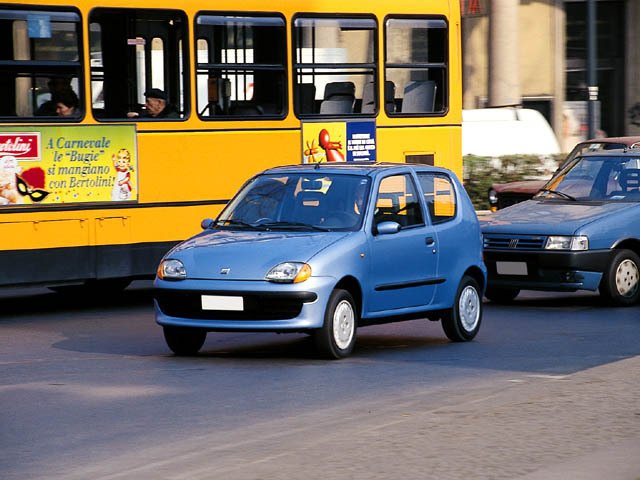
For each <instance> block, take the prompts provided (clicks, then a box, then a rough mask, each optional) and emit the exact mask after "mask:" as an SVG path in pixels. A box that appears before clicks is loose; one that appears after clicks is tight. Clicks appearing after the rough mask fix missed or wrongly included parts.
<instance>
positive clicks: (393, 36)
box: [384, 17, 448, 115]
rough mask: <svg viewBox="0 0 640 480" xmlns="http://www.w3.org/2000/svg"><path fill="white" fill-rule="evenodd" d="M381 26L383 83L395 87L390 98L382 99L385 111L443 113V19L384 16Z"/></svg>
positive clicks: (446, 94)
mask: <svg viewBox="0 0 640 480" xmlns="http://www.w3.org/2000/svg"><path fill="white" fill-rule="evenodd" d="M385 27H386V28H385V52H386V53H385V58H386V61H385V72H384V75H385V83H388V84H393V85H394V86H395V89H394V90H395V97H394V98H393V100H392V99H391V98H385V109H386V111H387V113H388V114H389V115H424V114H433V113H435V114H443V113H445V112H446V111H447V108H448V101H447V100H448V92H447V81H446V79H447V75H448V73H447V22H446V21H445V20H444V19H439V18H420V17H411V18H394V17H387V18H386V21H385ZM385 90H386V89H385Z"/></svg>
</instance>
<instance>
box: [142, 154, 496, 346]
mask: <svg viewBox="0 0 640 480" xmlns="http://www.w3.org/2000/svg"><path fill="white" fill-rule="evenodd" d="M202 228H203V231H202V232H201V233H199V234H197V235H195V236H194V237H192V238H190V239H188V240H186V241H184V242H183V243H181V244H179V245H178V246H176V247H175V248H173V249H172V250H171V251H170V252H168V253H167V254H166V255H165V257H164V258H163V259H162V261H161V263H160V265H159V267H158V272H157V276H156V280H155V282H154V297H155V311H156V321H157V323H158V324H160V325H161V326H162V327H163V329H164V336H165V339H166V342H167V345H168V346H169V348H170V349H171V350H172V351H173V352H174V353H175V354H177V355H192V354H195V353H197V352H198V351H199V350H200V348H201V347H202V345H203V343H204V341H205V337H206V335H207V332H212V331H270V332H281V333H282V332H306V333H310V334H311V335H312V336H313V339H314V342H315V345H316V347H317V349H318V351H319V352H320V353H321V354H322V356H324V357H326V358H332V359H337V358H342V357H346V356H348V355H349V354H350V353H351V352H352V350H353V348H354V344H355V340H356V329H357V328H358V327H360V326H364V325H368V324H375V323H382V322H389V321H397V320H406V319H412V318H429V319H430V320H441V321H442V327H443V329H444V332H445V334H446V335H447V336H448V337H449V338H450V339H451V340H452V341H467V340H471V339H473V338H474V337H475V336H476V334H477V333H478V330H479V328H480V323H481V320H482V294H483V291H484V286H485V283H486V269H485V267H484V264H483V261H482V239H481V234H480V225H479V222H478V219H477V217H476V214H475V211H474V209H473V206H472V204H471V202H470V200H469V197H468V196H467V194H466V192H465V190H464V188H463V187H462V185H461V184H460V182H459V181H458V179H457V178H456V177H455V175H453V174H452V173H451V172H450V171H448V170H445V169H441V168H434V167H427V166H413V165H406V164H381V163H378V164H371V163H369V164H354V163H343V164H336V163H325V164H315V165H295V166H290V167H279V168H274V169H271V170H267V171H265V172H263V173H261V174H259V175H257V176H255V177H253V178H252V179H250V180H249V181H248V182H247V183H246V184H245V185H244V186H243V187H242V189H241V190H240V191H239V193H238V194H237V195H236V196H235V197H234V198H233V200H232V201H231V202H230V203H229V204H228V205H227V206H226V207H225V209H224V210H223V211H222V212H221V213H220V215H219V216H218V218H217V219H216V220H210V219H207V220H204V221H203V222H202Z"/></svg>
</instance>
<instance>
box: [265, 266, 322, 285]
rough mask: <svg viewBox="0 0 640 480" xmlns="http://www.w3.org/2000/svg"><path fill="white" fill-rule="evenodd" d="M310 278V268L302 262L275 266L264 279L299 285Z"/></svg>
mask: <svg viewBox="0 0 640 480" xmlns="http://www.w3.org/2000/svg"><path fill="white" fill-rule="evenodd" d="M310 276H311V267H310V266H309V265H308V264H306V263H302V262H283V263H281V264H279V265H276V266H275V267H273V268H272V269H271V270H269V273H267V275H266V277H265V279H267V280H269V281H270V282H276V283H300V282H304V281H305V280H306V279H307V278H309V277H310Z"/></svg>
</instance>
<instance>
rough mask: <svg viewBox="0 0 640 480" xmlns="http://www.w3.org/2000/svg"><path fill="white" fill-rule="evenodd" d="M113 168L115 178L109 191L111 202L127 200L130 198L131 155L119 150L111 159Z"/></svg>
mask: <svg viewBox="0 0 640 480" xmlns="http://www.w3.org/2000/svg"><path fill="white" fill-rule="evenodd" d="M112 160H113V166H114V167H115V169H116V178H115V181H114V183H113V189H112V190H111V200H119V201H122V200H129V199H130V198H131V172H132V171H133V167H132V166H131V153H130V152H129V150H127V149H126V148H121V149H120V150H119V151H118V153H117V154H114V155H113V157H112Z"/></svg>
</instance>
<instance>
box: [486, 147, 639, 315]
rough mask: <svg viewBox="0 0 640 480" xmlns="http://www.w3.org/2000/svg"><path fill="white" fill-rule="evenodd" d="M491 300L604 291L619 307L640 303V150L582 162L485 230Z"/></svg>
mask: <svg viewBox="0 0 640 480" xmlns="http://www.w3.org/2000/svg"><path fill="white" fill-rule="evenodd" d="M482 233H483V236H484V259H485V263H486V265H487V270H488V273H489V281H488V286H487V291H486V292H485V295H486V297H487V298H489V299H490V300H493V301H497V302H507V301H510V300H513V299H514V298H515V297H516V296H517V295H518V293H519V292H520V290H521V289H530V290H548V291H577V290H593V291H595V290H599V292H600V295H601V296H602V297H604V298H605V299H606V300H607V301H608V302H609V303H610V304H612V305H616V306H627V305H633V304H635V303H637V302H638V299H639V298H640V283H639V272H640V270H639V269H640V257H639V255H640V150H638V149H635V148H627V149H623V150H622V149H621V150H609V151H602V152H594V153H583V154H582V155H580V156H578V157H576V158H575V159H573V160H572V161H571V162H569V163H568V164H567V165H565V166H564V167H563V168H562V169H561V170H560V171H558V172H557V173H556V174H555V175H554V176H553V178H552V179H551V180H550V181H549V182H548V183H547V184H546V185H545V186H544V188H543V189H542V190H541V191H540V192H539V193H538V194H537V195H536V196H535V197H534V198H533V199H532V200H529V201H526V202H524V203H520V204H517V205H514V206H512V207H508V208H505V209H504V210H500V211H499V212H498V213H496V214H494V215H492V216H491V217H490V219H489V220H488V221H486V222H483V224H482Z"/></svg>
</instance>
